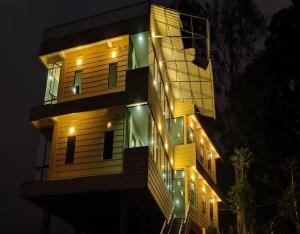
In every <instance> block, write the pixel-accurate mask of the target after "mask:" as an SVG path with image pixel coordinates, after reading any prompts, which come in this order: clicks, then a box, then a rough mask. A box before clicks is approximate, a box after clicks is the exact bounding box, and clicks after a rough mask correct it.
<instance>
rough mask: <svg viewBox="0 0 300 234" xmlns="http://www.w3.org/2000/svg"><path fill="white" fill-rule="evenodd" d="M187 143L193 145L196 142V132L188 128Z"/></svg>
mask: <svg viewBox="0 0 300 234" xmlns="http://www.w3.org/2000/svg"><path fill="white" fill-rule="evenodd" d="M187 134H188V135H187V143H193V142H194V131H193V129H192V128H191V127H188V131H187Z"/></svg>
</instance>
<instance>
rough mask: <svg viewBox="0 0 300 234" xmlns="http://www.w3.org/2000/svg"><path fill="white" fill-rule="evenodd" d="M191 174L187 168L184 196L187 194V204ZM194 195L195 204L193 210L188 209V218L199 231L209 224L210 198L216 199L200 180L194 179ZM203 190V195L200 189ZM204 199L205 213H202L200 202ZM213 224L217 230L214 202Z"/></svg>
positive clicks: (215, 205)
mask: <svg viewBox="0 0 300 234" xmlns="http://www.w3.org/2000/svg"><path fill="white" fill-rule="evenodd" d="M192 173H193V169H192V168H188V169H187V170H186V175H187V176H186V180H185V182H186V185H187V186H186V194H188V196H187V202H188V201H189V197H190V196H191V194H190V189H189V188H190V183H191V181H192V180H191V175H192ZM194 183H195V189H196V191H195V195H196V199H195V200H196V204H195V208H191V207H190V215H191V216H190V217H191V219H192V221H193V223H195V224H196V226H198V227H199V229H200V230H201V229H202V228H206V227H207V226H208V225H209V224H210V222H211V221H210V213H209V212H210V204H211V199H212V197H214V198H215V199H216V197H215V196H214V194H213V191H212V190H211V189H210V188H209V187H208V186H207V185H206V184H205V183H204V182H203V180H202V179H199V178H196V179H195V181H194ZM203 187H204V188H205V193H204V192H203V191H202V188H203ZM203 199H205V201H206V212H205V213H203V212H202V209H203V204H202V200H203ZM213 206H214V208H213V223H214V225H215V226H216V227H217V228H218V203H217V202H216V201H215V202H214V203H213Z"/></svg>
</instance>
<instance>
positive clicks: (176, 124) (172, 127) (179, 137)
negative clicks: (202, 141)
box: [169, 117, 184, 145]
mask: <svg viewBox="0 0 300 234" xmlns="http://www.w3.org/2000/svg"><path fill="white" fill-rule="evenodd" d="M169 132H170V137H171V141H172V144H173V145H180V144H183V143H184V133H183V117H180V118H175V119H170V121H169Z"/></svg>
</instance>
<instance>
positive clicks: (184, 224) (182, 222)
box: [179, 203, 190, 234]
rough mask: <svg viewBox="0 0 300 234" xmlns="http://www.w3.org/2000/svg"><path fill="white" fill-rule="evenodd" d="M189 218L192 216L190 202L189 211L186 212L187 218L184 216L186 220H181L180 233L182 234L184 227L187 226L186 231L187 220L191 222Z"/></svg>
mask: <svg viewBox="0 0 300 234" xmlns="http://www.w3.org/2000/svg"><path fill="white" fill-rule="evenodd" d="M189 218H190V203H188V205H187V212H186V215H185V218H184V220H182V221H181V224H180V229H179V234H181V232H182V231H183V227H184V228H185V231H184V233H186V227H187V225H186V224H187V222H189Z"/></svg>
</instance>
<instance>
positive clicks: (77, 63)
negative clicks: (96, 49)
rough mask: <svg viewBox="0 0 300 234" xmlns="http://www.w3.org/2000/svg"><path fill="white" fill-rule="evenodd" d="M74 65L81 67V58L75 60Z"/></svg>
mask: <svg viewBox="0 0 300 234" xmlns="http://www.w3.org/2000/svg"><path fill="white" fill-rule="evenodd" d="M76 65H77V66H81V65H82V59H81V58H79V59H77V60H76Z"/></svg>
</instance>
